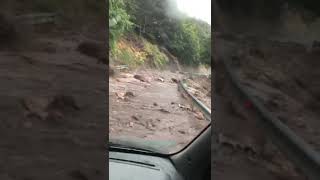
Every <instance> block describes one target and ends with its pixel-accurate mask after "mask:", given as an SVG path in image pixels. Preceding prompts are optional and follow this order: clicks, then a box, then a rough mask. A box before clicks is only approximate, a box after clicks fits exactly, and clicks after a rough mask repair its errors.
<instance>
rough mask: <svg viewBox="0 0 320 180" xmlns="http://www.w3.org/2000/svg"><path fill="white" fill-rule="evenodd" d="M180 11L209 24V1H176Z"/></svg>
mask: <svg viewBox="0 0 320 180" xmlns="http://www.w3.org/2000/svg"><path fill="white" fill-rule="evenodd" d="M177 4H178V7H179V9H180V10H181V11H183V12H184V13H186V14H188V15H189V16H191V17H195V18H198V19H201V20H203V21H206V22H207V23H209V24H211V0H177Z"/></svg>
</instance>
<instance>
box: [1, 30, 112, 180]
mask: <svg viewBox="0 0 320 180" xmlns="http://www.w3.org/2000/svg"><path fill="white" fill-rule="evenodd" d="M74 39H78V40H81V38H80V37H77V36H75V37H73V36H58V37H51V38H40V37H39V38H38V39H34V43H35V44H33V46H25V47H24V48H23V51H22V50H20V51H16V50H11V51H9V50H6V51H0V67H1V68H0V82H1V86H0V99H1V100H0V119H1V122H0V134H1V136H0V151H1V153H0V154H1V157H0V159H1V160H0V167H1V168H0V169H1V170H0V179H6V180H7V179H8V180H11V179H19V180H21V179H30V180H31V179H32V180H37V179H48V180H50V179H52V180H53V179H61V180H64V179H79V177H80V178H82V179H83V178H85V179H104V178H105V176H104V175H105V168H104V167H105V164H106V160H105V159H104V158H102V157H103V156H104V154H105V148H104V145H105V130H106V127H107V121H106V114H107V113H106V109H105V108H106V101H104V99H105V98H106V94H105V91H106V88H107V87H106V81H105V79H106V78H105V72H106V68H105V67H104V66H101V65H98V64H96V60H95V59H93V58H90V57H87V56H85V55H82V54H81V53H79V52H77V51H76V48H77V46H78V44H79V42H78V41H76V40H74ZM66 149H68V151H66Z"/></svg>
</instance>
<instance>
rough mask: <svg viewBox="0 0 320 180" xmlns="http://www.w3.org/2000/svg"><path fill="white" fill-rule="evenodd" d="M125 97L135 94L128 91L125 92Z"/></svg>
mask: <svg viewBox="0 0 320 180" xmlns="http://www.w3.org/2000/svg"><path fill="white" fill-rule="evenodd" d="M124 96H125V97H134V94H133V92H131V91H127V92H126V93H125V94H124Z"/></svg>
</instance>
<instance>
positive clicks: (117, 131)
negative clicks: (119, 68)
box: [109, 69, 209, 153]
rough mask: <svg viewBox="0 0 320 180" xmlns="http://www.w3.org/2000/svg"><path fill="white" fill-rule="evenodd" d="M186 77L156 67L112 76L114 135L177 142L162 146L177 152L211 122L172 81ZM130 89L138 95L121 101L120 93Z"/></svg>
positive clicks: (114, 136)
mask: <svg viewBox="0 0 320 180" xmlns="http://www.w3.org/2000/svg"><path fill="white" fill-rule="evenodd" d="M182 77H183V75H182V74H178V73H173V72H170V71H166V70H164V71H160V70H156V69H140V70H135V71H133V72H126V73H119V74H118V75H117V76H115V77H110V78H109V105H110V106H109V125H110V139H111V140H112V139H113V138H114V139H116V138H117V137H120V136H122V137H136V138H140V139H143V140H156V141H157V140H160V141H163V140H164V141H173V142H175V144H176V145H174V146H172V147H170V148H169V149H161V151H163V152H164V153H172V152H176V151H177V150H180V149H181V148H182V147H184V146H185V145H186V144H188V143H189V142H190V141H191V140H192V139H193V138H194V137H195V136H196V135H198V133H200V132H201V130H202V129H203V128H204V127H205V126H206V125H207V124H208V123H209V122H208V121H207V120H205V119H204V118H203V117H202V116H201V115H200V114H199V112H198V111H194V112H193V111H191V108H190V104H189V103H190V102H189V101H188V100H187V99H184V98H182V97H181V92H179V91H178V84H177V83H173V82H172V79H175V80H176V79H180V78H182ZM176 82H177V81H176ZM128 91H129V92H132V93H133V94H134V95H135V96H134V98H132V99H130V101H120V100H119V98H118V97H117V95H116V94H123V93H125V92H128ZM187 108H189V109H187Z"/></svg>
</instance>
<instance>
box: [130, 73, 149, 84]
mask: <svg viewBox="0 0 320 180" xmlns="http://www.w3.org/2000/svg"><path fill="white" fill-rule="evenodd" d="M133 77H134V78H135V79H138V80H140V81H142V82H148V81H147V79H146V78H145V77H144V76H141V75H138V74H136V75H134V76H133Z"/></svg>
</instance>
